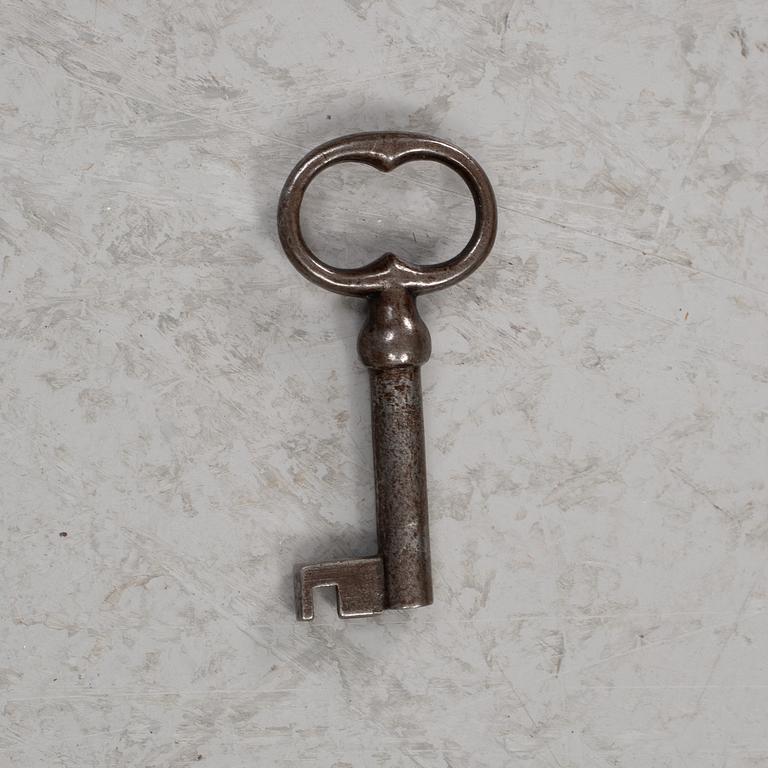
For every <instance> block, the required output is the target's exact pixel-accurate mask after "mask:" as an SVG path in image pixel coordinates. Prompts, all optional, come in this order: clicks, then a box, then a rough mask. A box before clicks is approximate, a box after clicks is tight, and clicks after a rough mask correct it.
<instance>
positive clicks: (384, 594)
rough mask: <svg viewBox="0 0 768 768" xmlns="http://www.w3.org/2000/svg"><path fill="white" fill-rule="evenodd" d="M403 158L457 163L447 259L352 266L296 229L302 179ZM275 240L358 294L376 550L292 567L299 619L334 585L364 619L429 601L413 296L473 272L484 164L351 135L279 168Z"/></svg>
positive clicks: (480, 233) (313, 276) (390, 257)
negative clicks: (463, 220) (462, 217)
mask: <svg viewBox="0 0 768 768" xmlns="http://www.w3.org/2000/svg"><path fill="white" fill-rule="evenodd" d="M412 160H434V161H436V162H438V163H442V164H443V165H447V166H448V167H450V168H452V169H453V170H455V171H456V172H457V173H458V174H459V175H460V176H461V177H462V178H463V179H464V181H465V183H466V184H467V186H468V187H469V191H470V192H471V194H472V198H473V200H474V203H475V227H474V230H473V231H472V234H471V236H470V238H469V242H468V243H467V245H466V246H465V247H464V248H463V250H462V251H461V252H460V253H459V254H458V255H456V256H454V257H453V258H451V259H448V260H447V261H444V262H441V263H439V264H427V265H415V264H410V263H409V262H407V261H405V260H403V259H401V258H399V257H398V256H395V255H394V254H392V253H386V254H384V255H383V256H381V257H380V258H378V259H376V260H374V261H372V262H370V263H369V264H366V265H365V266H362V267H357V268H354V269H339V268H336V267H332V266H331V265H329V264H326V263H325V262H324V261H322V260H320V259H319V258H318V257H317V256H315V254H314V253H312V251H311V250H310V249H309V247H308V246H307V244H306V242H305V241H304V237H303V235H302V233H301V223H300V214H301V201H302V199H303V197H304V193H305V192H306V190H307V187H308V186H309V184H310V182H311V181H312V179H314V178H315V176H317V174H318V173H320V172H321V171H322V170H324V169H325V168H328V167H329V166H331V165H335V164H336V163H344V162H357V163H366V164H367V165H372V166H373V167H374V168H377V169H378V170H380V171H384V172H387V171H391V170H393V169H394V168H397V167H398V166H400V165H402V164H403V163H407V162H410V161H412ZM277 221H278V231H279V234H280V241H281V243H282V245H283V248H284V250H285V252H286V254H287V255H288V258H289V259H290V260H291V263H292V264H293V265H294V266H295V267H296V269H298V270H299V272H301V274H302V275H304V277H306V278H307V279H308V280H311V281H312V282H313V283H316V284H317V285H320V286H321V287H323V288H326V289H328V290H331V291H335V292H337V293H343V294H347V295H350V296H361V297H366V298H367V299H368V306H369V311H368V320H367V321H366V323H365V325H364V326H363V328H362V330H361V331H360V337H359V339H358V344H357V348H358V352H359V354H360V358H361V359H362V361H363V363H364V364H365V365H366V366H368V368H369V369H370V374H371V376H370V378H371V417H372V421H373V459H374V475H375V482H376V527H377V538H378V553H377V554H376V555H373V556H371V557H364V558H356V559H352V560H340V561H334V562H329V563H317V564H314V565H304V566H301V567H299V568H297V569H296V581H295V583H296V608H297V613H298V617H299V618H300V619H305V620H310V619H312V618H313V616H314V607H313V601H312V591H313V589H314V588H315V587H321V586H332V587H335V588H336V590H337V605H338V612H339V616H341V617H342V618H349V617H353V616H370V615H372V614H374V613H380V612H381V611H382V610H384V609H385V608H415V607H418V606H422V605H429V604H430V603H431V602H432V574H431V566H430V557H429V522H428V516H427V481H426V467H425V457H424V421H423V416H422V403H421V375H420V371H419V368H420V366H421V365H423V364H424V363H425V362H426V361H427V360H428V359H429V355H430V349H431V344H430V338H429V331H428V330H427V327H426V325H424V322H423V320H422V319H421V317H420V316H419V312H418V309H417V308H416V297H417V295H418V294H420V293H426V292H427V291H435V290H438V289H439V288H445V287H446V286H449V285H453V284H454V283H457V282H458V281H459V280H462V279H463V278H465V277H466V276H467V275H469V274H470V273H472V272H473V271H474V270H475V269H477V267H479V266H480V264H482V262H483V260H484V259H485V257H486V256H487V255H488V253H489V252H490V250H491V248H492V246H493V241H494V239H495V237H496V202H495V200H494V195H493V190H492V188H491V184H490V182H489V181H488V177H487V176H486V175H485V173H484V171H483V169H482V168H481V167H480V166H479V165H478V164H477V162H476V161H475V160H473V159H472V158H471V157H470V156H469V155H468V154H467V153H466V152H464V151H462V150H461V149H459V148H458V147H455V146H453V145H452V144H448V143H447V142H445V141H442V140H440V139H435V138H432V137H431V136H424V135H421V134H415V133H357V134H352V135H350V136H342V137H341V138H339V139H334V140H333V141H329V142H328V143H327V144H323V145H321V146H319V147H317V148H316V149H314V150H312V151H311V152H310V153H309V154H307V155H306V156H305V157H304V158H303V159H302V160H301V161H300V162H299V163H298V165H297V166H296V167H295V168H294V169H293V171H292V172H291V174H290V175H289V176H288V179H287V181H286V182H285V186H284V187H283V191H282V194H281V195H280V203H279V207H278V213H277Z"/></svg>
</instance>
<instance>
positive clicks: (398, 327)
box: [358, 290, 432, 608]
mask: <svg viewBox="0 0 768 768" xmlns="http://www.w3.org/2000/svg"><path fill="white" fill-rule="evenodd" d="M358 350H359V352H360V357H361V359H362V361H363V362H364V363H365V365H367V366H368V367H369V368H370V369H371V419H372V427H373V428H372V436H373V462H374V473H375V481H376V527H377V535H378V542H379V556H380V557H381V559H382V563H383V566H384V598H385V604H386V607H387V608H415V607H417V606H420V605H430V604H431V603H432V573H431V565H430V557H429V520H428V515H427V474H426V462H425V452H424V417H423V410H422V403H421V375H420V371H419V366H420V365H422V363H425V362H426V361H427V360H428V358H429V353H430V338H429V331H428V330H427V327H426V326H425V325H424V322H423V321H422V319H421V317H419V314H418V310H417V309H416V300H415V297H414V296H413V295H411V294H410V293H408V292H407V291H403V290H400V291H398V292H393V291H389V292H385V293H382V294H378V295H376V296H374V297H372V298H370V299H369V317H368V322H367V323H366V325H365V326H364V328H363V330H362V332H361V334H360V339H359V341H358Z"/></svg>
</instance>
